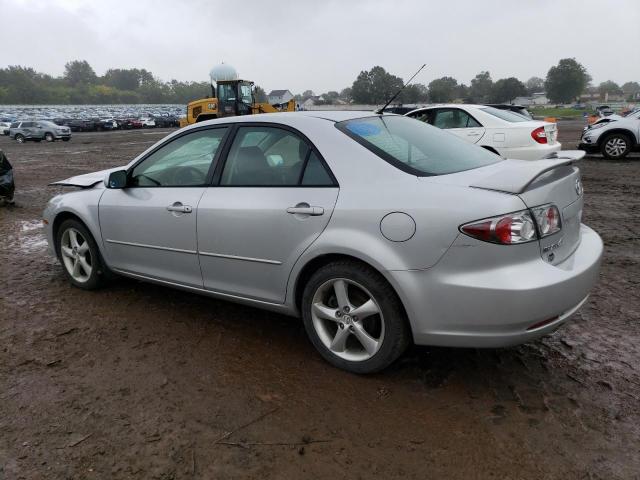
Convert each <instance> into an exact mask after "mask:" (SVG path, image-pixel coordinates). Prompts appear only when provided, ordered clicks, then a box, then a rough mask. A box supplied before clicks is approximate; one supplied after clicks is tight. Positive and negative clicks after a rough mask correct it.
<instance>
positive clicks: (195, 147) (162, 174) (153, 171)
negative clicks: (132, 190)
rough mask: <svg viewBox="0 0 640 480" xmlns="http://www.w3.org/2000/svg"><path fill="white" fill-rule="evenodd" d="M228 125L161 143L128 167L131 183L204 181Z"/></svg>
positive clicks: (197, 183) (168, 184) (191, 183)
mask: <svg viewBox="0 0 640 480" xmlns="http://www.w3.org/2000/svg"><path fill="white" fill-rule="evenodd" d="M226 131H227V128H226V127H225V128H214V129H206V130H198V131H195V132H192V133H188V134H186V135H183V136H181V137H178V138H176V139H175V140H172V141H170V142H169V143H167V144H166V145H163V146H162V147H160V148H159V149H158V150H156V151H155V152H153V153H152V154H151V155H149V156H148V157H147V158H145V159H144V160H143V161H142V162H140V163H139V164H138V165H136V166H135V167H134V168H133V170H132V171H131V175H130V178H129V183H130V186H132V187H195V186H201V185H205V184H206V181H207V175H208V173H209V169H210V168H211V164H212V163H213V160H214V158H215V155H216V152H217V151H218V148H220V144H221V143H222V139H223V138H224V134H225V133H226Z"/></svg>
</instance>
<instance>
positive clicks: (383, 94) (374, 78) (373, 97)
mask: <svg viewBox="0 0 640 480" xmlns="http://www.w3.org/2000/svg"><path fill="white" fill-rule="evenodd" d="M402 85H403V82H402V79H401V78H399V77H396V76H395V75H391V74H390V73H387V71H386V70H385V69H384V68H382V67H380V66H375V67H373V68H372V69H371V70H369V71H366V70H365V71H362V72H360V74H359V75H358V78H356V80H355V81H354V82H353V85H352V86H351V96H352V98H353V101H354V102H355V103H361V104H365V105H380V104H383V103H386V102H387V101H388V100H389V99H390V98H391V97H392V96H393V95H394V94H395V93H396V92H397V91H398V90H399V89H400V88H401V87H402Z"/></svg>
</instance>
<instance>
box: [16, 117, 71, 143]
mask: <svg viewBox="0 0 640 480" xmlns="http://www.w3.org/2000/svg"><path fill="white" fill-rule="evenodd" d="M9 137H10V138H12V139H15V141H16V142H18V143H24V142H26V141H27V140H32V141H35V142H39V141H41V140H46V141H47V142H54V141H56V140H63V141H65V142H68V141H69V140H71V131H70V129H69V127H61V126H60V125H56V124H55V123H53V122H50V121H48V120H30V121H25V122H17V124H16V126H15V127H14V126H13V125H12V127H11V128H10V129H9Z"/></svg>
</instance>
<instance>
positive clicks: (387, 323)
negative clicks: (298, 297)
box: [301, 260, 411, 374]
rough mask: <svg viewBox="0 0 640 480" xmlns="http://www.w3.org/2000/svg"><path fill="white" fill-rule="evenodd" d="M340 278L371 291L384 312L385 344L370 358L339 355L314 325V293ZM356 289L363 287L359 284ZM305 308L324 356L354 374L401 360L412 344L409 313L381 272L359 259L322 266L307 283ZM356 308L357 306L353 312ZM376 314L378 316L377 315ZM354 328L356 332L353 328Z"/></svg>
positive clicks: (313, 340) (306, 324) (314, 340)
mask: <svg viewBox="0 0 640 480" xmlns="http://www.w3.org/2000/svg"><path fill="white" fill-rule="evenodd" d="M339 279H345V280H348V281H353V282H355V283H357V284H359V286H362V287H364V289H366V293H367V294H370V295H371V298H372V299H373V300H374V301H375V302H376V303H377V306H378V307H379V311H380V312H381V314H382V315H381V316H379V317H377V318H378V319H379V321H383V322H384V335H383V336H382V343H381V345H380V346H379V349H378V350H377V352H376V353H375V354H373V355H372V356H371V357H370V358H367V359H364V360H356V361H353V360H347V359H345V358H342V357H340V356H338V355H337V354H336V353H334V352H332V351H331V350H330V349H329V348H328V347H327V346H325V344H324V343H323V340H322V339H321V338H320V336H319V335H318V332H317V331H316V327H315V326H314V319H313V315H312V304H313V299H314V296H315V295H316V293H317V292H319V291H321V289H322V288H323V286H324V285H327V282H331V281H332V280H339ZM350 288H353V287H350ZM355 288H356V290H359V289H358V287H357V286H356V287H355ZM352 292H353V290H352ZM356 293H357V292H356ZM350 295H352V294H350ZM354 303H355V302H354ZM301 308H302V320H303V322H304V327H305V330H306V331H307V335H308V336H309V339H310V340H311V343H313V345H314V347H315V348H316V349H317V350H318V352H319V353H320V355H322V357H323V358H324V359H325V360H326V361H327V362H329V363H330V364H332V365H333V366H335V367H338V368H341V369H343V370H346V371H349V372H352V373H358V374H368V373H374V372H378V371H380V370H383V369H385V368H386V367H388V366H389V365H391V364H392V363H393V362H394V361H395V360H397V359H398V357H400V356H401V355H402V354H403V353H404V351H405V350H406V349H407V347H408V346H409V344H410V343H411V332H410V329H409V324H408V321H407V318H406V314H405V311H404V308H403V307H402V303H401V302H400V299H399V298H398V296H397V295H396V293H395V292H394V290H393V288H392V287H391V286H390V285H389V284H388V283H387V281H386V280H385V279H384V277H383V276H382V275H380V274H379V273H378V272H376V271H375V270H373V269H372V268H370V267H368V266H366V265H364V264H362V263H359V262H356V261H351V260H341V261H336V262H333V263H330V264H328V265H325V266H323V267H321V268H320V269H318V270H317V271H316V272H315V273H314V274H313V275H312V276H311V278H310V279H309V281H308V282H307V284H306V285H305V288H304V292H303V294H302V302H301ZM356 308H357V307H356ZM355 311H356V310H355V309H354V310H353V312H355ZM376 316H377V315H374V318H375V317H376ZM382 319H384V320H382ZM336 325H337V324H336ZM347 328H349V327H347ZM351 330H352V331H353V328H351ZM336 331H337V327H336Z"/></svg>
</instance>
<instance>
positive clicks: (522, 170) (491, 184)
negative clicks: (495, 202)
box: [470, 150, 586, 194]
mask: <svg viewBox="0 0 640 480" xmlns="http://www.w3.org/2000/svg"><path fill="white" fill-rule="evenodd" d="M585 153H586V152H583V151H581V150H564V151H561V152H555V153H552V154H550V155H549V156H547V157H546V158H543V159H542V160H505V162H504V163H502V168H501V169H500V170H499V171H498V172H495V173H492V174H489V175H487V176H486V177H484V178H480V179H478V180H476V181H475V182H474V183H473V184H472V185H470V186H471V187H474V188H482V189H484V190H496V191H499V192H507V193H514V194H520V193H523V192H525V191H526V190H527V188H528V187H529V185H531V183H533V181H534V180H536V179H537V178H538V177H540V176H541V175H543V174H545V173H547V172H549V171H551V170H553V169H555V168H558V167H562V166H563V165H571V164H572V163H573V162H577V161H578V160H581V159H582V158H583V157H584V156H585Z"/></svg>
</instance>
